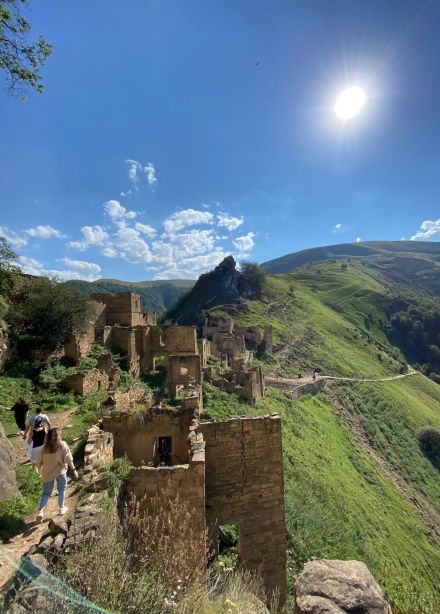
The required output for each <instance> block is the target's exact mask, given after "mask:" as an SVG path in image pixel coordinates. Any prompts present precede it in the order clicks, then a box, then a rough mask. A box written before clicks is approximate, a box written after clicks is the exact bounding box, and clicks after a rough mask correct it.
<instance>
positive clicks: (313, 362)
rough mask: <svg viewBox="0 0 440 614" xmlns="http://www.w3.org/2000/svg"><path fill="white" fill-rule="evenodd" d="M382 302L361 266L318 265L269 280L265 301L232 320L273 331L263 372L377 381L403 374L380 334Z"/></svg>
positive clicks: (383, 293)
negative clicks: (272, 347)
mask: <svg viewBox="0 0 440 614" xmlns="http://www.w3.org/2000/svg"><path fill="white" fill-rule="evenodd" d="M386 297H387V290H386V288H385V287H384V286H383V285H382V284H380V283H379V282H378V281H377V280H376V279H375V278H374V276H373V275H372V274H371V272H370V271H369V269H368V268H366V267H363V266H362V265H361V264H359V265H358V264H349V265H341V264H340V263H322V264H320V265H313V266H310V267H308V268H307V269H301V270H300V271H298V272H296V273H291V274H286V275H277V276H271V277H269V278H268V281H267V291H266V296H265V298H264V299H263V300H261V301H247V302H246V305H245V306H244V308H243V309H242V310H241V311H239V313H237V314H235V315H234V320H235V321H236V322H237V324H240V325H257V326H260V327H261V328H263V326H264V324H271V325H272V327H273V332H274V343H275V350H276V351H275V354H274V355H273V356H264V357H262V363H263V365H264V367H265V368H266V370H268V371H273V372H280V373H284V374H287V375H295V374H297V373H298V371H301V372H309V371H310V370H311V369H312V368H317V369H318V370H319V371H320V372H322V373H325V374H327V375H344V376H355V377H357V376H363V377H380V376H386V375H393V374H396V373H398V372H399V371H400V370H404V369H405V360H404V357H403V355H402V354H401V353H400V352H399V350H398V349H397V348H394V347H393V346H392V345H391V344H390V343H389V341H388V339H387V336H386V334H385V332H384V330H383V328H382V326H383V320H384V312H383V306H384V305H385V302H386Z"/></svg>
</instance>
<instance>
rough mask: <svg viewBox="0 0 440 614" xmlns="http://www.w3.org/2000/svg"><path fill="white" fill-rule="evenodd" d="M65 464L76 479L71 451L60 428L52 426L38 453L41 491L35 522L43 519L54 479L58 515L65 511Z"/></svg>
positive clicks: (76, 474)
mask: <svg viewBox="0 0 440 614" xmlns="http://www.w3.org/2000/svg"><path fill="white" fill-rule="evenodd" d="M67 465H69V467H70V468H71V470H72V472H73V479H74V480H75V482H76V480H77V479H78V473H77V472H76V469H75V465H74V464H73V457H72V453H71V452H70V449H69V446H68V445H67V443H66V442H65V441H63V440H62V439H61V433H60V429H57V428H53V429H49V430H48V431H47V435H46V441H45V444H44V446H43V447H42V449H41V450H40V451H39V453H38V459H37V468H38V469H39V470H40V471H41V477H42V479H43V493H42V495H41V499H40V505H39V509H38V514H37V523H40V522H41V521H42V520H43V515H44V508H45V507H46V505H47V502H48V501H49V497H50V495H51V494H52V490H53V487H54V483H55V480H56V482H57V489H58V505H59V508H60V509H59V513H60V516H62V515H63V514H65V513H66V512H67V507H65V505H64V497H65V494H66V487H67Z"/></svg>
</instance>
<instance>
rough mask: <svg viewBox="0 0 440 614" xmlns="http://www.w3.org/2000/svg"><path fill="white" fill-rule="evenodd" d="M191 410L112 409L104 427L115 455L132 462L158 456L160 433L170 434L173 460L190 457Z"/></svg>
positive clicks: (150, 460)
mask: <svg viewBox="0 0 440 614" xmlns="http://www.w3.org/2000/svg"><path fill="white" fill-rule="evenodd" d="M192 420H193V411H186V410H185V409H179V408H176V409H173V408H169V407H164V408H162V407H152V408H150V409H149V410H147V411H143V412H135V413H128V412H112V413H110V414H109V415H108V416H105V417H104V418H103V421H102V424H103V429H104V430H106V431H109V432H111V433H113V437H114V455H115V457H119V456H124V455H125V454H126V455H127V456H128V458H129V460H130V462H131V463H132V464H133V465H134V466H135V467H139V466H141V465H147V464H148V463H154V462H155V461H156V460H157V441H158V438H159V437H171V440H172V448H171V450H172V463H173V464H175V465H180V464H183V463H187V462H188V460H189V451H190V443H189V441H188V434H189V432H190V425H191V422H192Z"/></svg>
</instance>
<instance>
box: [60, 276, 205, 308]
mask: <svg viewBox="0 0 440 614" xmlns="http://www.w3.org/2000/svg"><path fill="white" fill-rule="evenodd" d="M65 283H66V284H69V285H71V286H73V287H75V288H79V289H80V290H82V291H83V292H86V293H87V294H94V293H95V292H108V293H109V294H117V293H118V292H136V293H137V294H139V295H140V297H141V307H142V309H143V310H144V311H156V312H158V313H162V312H164V311H165V310H166V309H169V308H170V307H171V306H172V305H173V304H174V303H175V302H176V301H177V300H178V299H179V297H180V296H181V295H182V294H183V293H184V292H187V291H188V290H190V289H191V288H192V286H193V285H194V281H192V280H187V279H174V280H173V279H170V280H166V281H138V282H129V281H121V280H119V279H99V280H98V281H92V282H90V281H83V280H80V279H74V280H72V281H67V282H65Z"/></svg>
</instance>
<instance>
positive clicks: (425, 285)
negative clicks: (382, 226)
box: [261, 241, 440, 296]
mask: <svg viewBox="0 0 440 614" xmlns="http://www.w3.org/2000/svg"><path fill="white" fill-rule="evenodd" d="M348 259H350V260H351V261H359V262H362V264H363V265H365V266H366V267H369V268H371V269H372V270H373V271H374V272H375V273H376V274H377V275H380V276H382V277H383V278H384V279H386V280H388V281H390V282H392V283H397V284H399V285H402V286H403V287H405V288H410V289H412V290H414V291H419V292H423V293H425V294H431V295H434V296H440V243H438V242H424V241H368V242H365V243H342V244H340V245H329V246H325V247H316V248H313V249H306V250H303V251H300V252H296V253H292V254H287V255H285V256H282V257H281V258H276V259H275V260H269V261H267V262H263V264H262V265H261V266H262V267H263V268H264V269H265V270H266V271H267V272H268V273H271V274H278V273H288V272H292V271H294V270H296V269H298V268H300V267H302V266H304V265H307V264H311V263H315V262H321V261H325V260H348Z"/></svg>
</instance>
